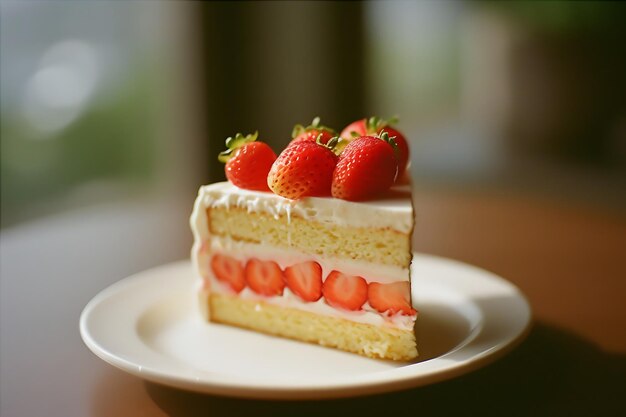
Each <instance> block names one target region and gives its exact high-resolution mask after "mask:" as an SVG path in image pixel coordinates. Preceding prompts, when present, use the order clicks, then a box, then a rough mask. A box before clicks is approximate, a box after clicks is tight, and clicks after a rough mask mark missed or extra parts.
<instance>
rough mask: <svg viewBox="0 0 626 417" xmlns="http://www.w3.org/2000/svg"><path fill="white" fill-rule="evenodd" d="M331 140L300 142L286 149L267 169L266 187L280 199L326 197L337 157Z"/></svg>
mask: <svg viewBox="0 0 626 417" xmlns="http://www.w3.org/2000/svg"><path fill="white" fill-rule="evenodd" d="M337 140H338V139H336V138H333V139H332V140H330V141H329V142H328V144H326V145H322V144H321V143H319V142H310V141H300V142H296V143H294V144H292V145H289V146H287V148H285V150H283V151H282V152H281V153H280V155H279V156H278V158H277V159H276V161H274V164H273V165H272V168H271V169H270V173H269V174H268V176H267V184H268V186H269V187H270V189H271V190H272V191H273V192H274V193H275V194H278V195H280V196H283V197H285V198H289V199H292V200H297V199H299V198H302V197H308V196H327V195H330V186H331V182H332V179H333V171H334V169H335V165H336V164H337V156H336V155H335V154H334V153H333V151H332V149H333V147H334V146H335V145H336V143H337Z"/></svg>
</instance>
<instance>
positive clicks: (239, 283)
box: [211, 253, 246, 293]
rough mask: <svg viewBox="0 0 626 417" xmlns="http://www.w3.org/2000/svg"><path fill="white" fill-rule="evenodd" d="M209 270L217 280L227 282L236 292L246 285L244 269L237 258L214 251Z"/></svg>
mask: <svg viewBox="0 0 626 417" xmlns="http://www.w3.org/2000/svg"><path fill="white" fill-rule="evenodd" d="M211 270H212V271H213V274H214V275H215V277H216V278H217V279H218V281H220V282H223V283H225V284H227V285H228V286H229V287H230V288H231V289H232V290H233V291H235V292H236V293H239V292H241V290H243V289H244V288H245V286H246V280H245V277H244V270H243V266H241V263H239V261H238V260H236V259H234V258H231V257H230V256H227V255H222V254H219V253H216V254H215V255H213V257H212V258H211Z"/></svg>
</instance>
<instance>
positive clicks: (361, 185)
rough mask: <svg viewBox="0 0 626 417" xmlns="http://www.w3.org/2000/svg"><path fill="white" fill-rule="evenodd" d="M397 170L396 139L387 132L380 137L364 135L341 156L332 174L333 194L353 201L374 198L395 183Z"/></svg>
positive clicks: (347, 147) (349, 145)
mask: <svg viewBox="0 0 626 417" xmlns="http://www.w3.org/2000/svg"><path fill="white" fill-rule="evenodd" d="M397 172H398V162H397V159H396V155H395V152H394V143H393V139H389V137H388V136H387V135H386V133H383V134H382V135H381V137H380V138H379V137H375V136H361V137H359V138H356V139H354V140H353V141H352V142H350V143H349V144H348V145H347V146H346V148H345V149H344V150H343V152H342V153H341V154H340V155H339V158H338V160H337V167H336V168H335V172H334V173H333V183H332V195H333V197H335V198H341V199H343V200H350V201H360V200H367V199H370V198H373V197H375V196H376V195H377V194H380V193H382V192H384V191H386V190H388V189H389V188H390V187H391V186H392V185H393V183H394V181H395V179H396V174H397Z"/></svg>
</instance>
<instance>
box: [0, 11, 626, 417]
mask: <svg viewBox="0 0 626 417" xmlns="http://www.w3.org/2000/svg"><path fill="white" fill-rule="evenodd" d="M624 22H626V7H624V6H623V4H621V3H618V2H584V1H576V2H565V1H563V2H557V1H555V2H549V1H545V2H534V1H532V2H520V1H507V2H486V1H371V2H329V1H324V2H321V1H320V2H317V1H316V2H306V1H297V2H295V1H294V2H288V1H277V2H271V1H264V2H240V1H237V2H188V1H107V0H97V1H96V0H94V1H80V2H79V1H74V0H67V1H66V0H54V1H36V0H28V1H12V0H2V1H1V2H0V129H1V130H0V139H1V149H0V181H1V183H0V185H1V216H0V217H1V222H0V223H1V224H0V228H1V233H0V278H1V279H0V330H1V332H2V334H1V335H0V366H1V372H0V386H1V387H2V390H1V392H0V394H1V395H0V396H1V397H2V398H0V414H1V415H7V416H8V415H11V416H17V415H20V416H21V415H23V416H34V415H42V414H47V415H64V416H69V415H115V416H117V415H148V414H146V413H144V410H145V408H144V409H142V408H141V407H143V405H141V406H140V405H138V404H152V405H150V406H151V407H155V406H154V405H153V403H152V402H151V400H150V399H149V398H147V397H146V394H145V391H146V390H145V389H144V388H143V386H142V385H141V383H140V381H139V380H138V379H135V378H131V377H127V379H123V376H122V373H121V372H119V371H115V370H113V368H111V367H109V366H107V365H105V364H104V363H103V362H101V361H99V360H97V359H96V358H95V357H94V356H93V355H92V354H91V353H90V352H89V351H88V350H87V349H86V348H85V347H84V346H83V344H82V342H81V340H80V336H79V334H78V318H79V316H80V312H81V310H82V309H83V307H84V306H85V304H86V303H87V302H88V301H89V300H90V299H91V298H92V297H93V296H94V295H95V294H97V293H98V292H99V291H100V290H102V289H103V288H105V287H107V286H108V285H110V284H111V283H113V282H115V281H117V280H120V279H122V278H124V277H126V276H128V275H130V274H132V273H134V272H138V271H141V270H143V269H146V268H149V267H153V266H157V265H160V264H163V263H165V262H170V261H174V260H178V259H185V258H188V257H189V251H190V247H191V243H192V236H191V233H190V231H189V226H188V217H189V215H190V213H191V208H192V204H193V199H194V197H195V195H196V193H197V189H198V187H199V186H200V185H201V184H207V183H210V182H214V181H218V180H222V179H223V178H224V173H223V166H222V164H220V163H218V161H217V154H218V152H220V151H221V150H223V146H224V139H225V138H226V137H227V136H230V135H233V134H234V133H236V132H242V133H248V132H252V131H254V130H257V129H258V131H259V132H260V138H261V139H262V140H264V141H266V142H268V143H269V144H270V145H271V146H272V147H273V148H274V150H275V151H276V152H277V153H278V152H280V150H281V149H282V147H283V146H284V145H285V144H286V143H287V142H288V140H289V139H290V134H291V130H292V127H293V125H294V124H296V123H301V124H308V123H309V122H310V121H311V120H312V119H313V117H315V116H320V117H321V119H322V122H323V123H324V124H326V125H329V126H331V127H334V128H335V129H337V130H341V129H342V128H343V127H344V126H345V125H347V124H348V123H350V122H352V121H354V120H357V119H360V118H363V117H366V116H371V115H378V116H382V117H390V116H393V115H397V116H399V117H400V122H399V124H398V126H397V127H398V128H399V129H400V130H401V131H403V132H404V133H405V134H406V136H407V138H408V139H409V142H410V146H411V174H412V178H413V182H414V199H415V207H416V212H417V225H416V229H415V230H416V232H415V235H414V244H415V246H414V247H415V248H416V249H417V250H419V251H421V252H426V253H431V254H436V255H441V256H446V257H450V258H454V259H459V260H462V261H465V262H469V263H472V264H475V265H478V266H480V267H483V268H486V269H488V270H491V271H494V272H495V273H497V274H500V275H502V276H504V277H506V278H507V279H509V280H511V281H512V282H513V283H515V284H516V285H518V286H519V287H520V288H521V290H522V291H523V292H524V293H525V294H526V295H527V296H528V298H529V300H530V302H531V304H532V306H533V310H534V311H533V313H534V315H535V317H537V319H538V321H539V322H540V326H543V327H542V328H543V329H544V330H545V329H549V330H548V331H546V334H548V335H549V337H547V338H546V340H544V339H542V338H541V337H539V343H537V336H536V333H534V334H535V337H534V339H533V337H531V339H533V340H535V344H534V345H533V344H532V343H530V346H531V352H530V357H532V358H533V361H534V363H535V365H534V367H532V366H531V368H528V369H527V372H528V373H529V374H532V375H536V376H537V377H539V378H541V379H542V381H539V382H538V383H537V384H535V383H534V382H532V383H531V382H529V383H527V384H526V386H513V385H511V384H515V381H512V380H513V379H512V378H509V376H510V375H518V372H517V371H515V372H511V371H506V372H504V373H503V374H502V375H501V376H499V377H498V378H494V379H493V381H498V383H497V384H493V383H491V384H489V385H488V388H487V390H489V389H492V388H493V386H496V385H497V386H501V391H502V392H506V393H507V395H504V396H502V398H503V400H502V401H503V406H502V410H503V411H502V412H500V413H498V414H499V415H501V414H506V413H509V412H510V403H506V402H507V400H506V399H507V398H511V397H510V396H511V394H512V393H522V392H525V391H524V390H526V389H527V388H528V387H531V386H536V387H539V388H538V391H542V392H541V394H542V395H543V394H545V393H547V392H549V393H550V398H549V400H548V398H547V397H546V398H545V401H544V399H542V400H541V401H539V402H540V403H542V404H547V405H548V406H550V404H552V403H553V402H554V401H553V400H554V398H553V396H554V395H556V394H554V393H555V392H557V393H559V392H560V393H561V397H562V399H563V403H566V404H569V407H570V408H571V409H572V410H574V409H575V410H576V411H578V412H579V413H580V412H581V411H580V410H583V411H582V412H583V414H585V415H594V414H602V415H613V414H609V413H603V412H602V411H598V408H597V407H598V406H602V405H604V406H605V407H608V409H611V408H612V407H613V406H614V405H615V404H616V402H615V401H613V402H611V401H605V400H606V398H605V396H606V394H604V393H610V392H613V391H616V388H615V387H617V385H615V384H614V383H613V382H614V381H616V380H617V379H616V378H615V377H606V375H604V374H602V376H598V375H600V374H597V373H598V372H600V373H601V372H604V371H602V370H603V369H613V368H615V366H614V363H613V362H611V363H608V362H606V363H607V365H606V368H603V367H602V366H598V363H597V362H594V361H596V359H593V357H591V356H589V355H587V356H585V355H578V356H576V355H573V356H572V357H571V361H570V362H567V363H566V362H563V361H562V356H561V355H560V352H562V351H563V350H566V351H569V352H570V353H571V352H589V351H591V348H589V346H590V343H593V346H597V347H599V348H601V349H603V350H606V351H608V352H622V353H624V352H626V344H625V343H626V341H625V339H624V337H623V331H620V329H623V328H624V323H625V322H626V321H625V320H626V316H625V315H624V308H623V294H624V285H625V283H626V281H624V262H623V255H624V253H623V252H624V247H626V242H625V240H624V238H625V237H626V221H624V219H625V218H624V213H625V212H626V211H625V210H624V209H625V208H626V77H625V75H626V53H625V51H626V49H625V48H624V45H626V25H625V24H624ZM594 302H595V304H593V303H594ZM590 303H592V304H590ZM590 305H591V306H592V307H590V308H587V307H588V306H590ZM583 312H584V314H582V313H583ZM42 317H43V318H44V320H42ZM552 324H555V326H556V327H555V328H553V327H546V326H552ZM555 329H565V330H566V331H569V332H572V333H573V334H575V335H576V337H580V338H584V343H583V342H581V341H582V340H583V339H574V338H569V337H565V339H564V340H567V341H568V342H567V344H566V345H567V346H560V345H558V346H555V345H554V343H553V342H550V341H551V340H552V341H554V340H555V339H554V338H555V337H557V339H556V340H561V339H563V337H564V336H563V335H564V334H562V333H560V330H555ZM540 335H541V333H540ZM558 337H561V339H558ZM532 346H538V347H537V348H536V349H537V350H536V351H534V350H532ZM576 346H578V347H579V348H580V349H579V350H575V349H574V347H576ZM527 349H528V348H527ZM568 349H569V350H568ZM546 351H547V354H546ZM537 352H539V353H537ZM557 352H558V353H559V354H558V357H557ZM598 355H599V354H598ZM598 357H600V356H598ZM542 358H548V359H547V360H546V361H543V362H542V360H543V359H542ZM550 358H555V361H554V363H556V364H557V365H558V364H561V365H562V366H563V368H562V369H561V368H557V369H554V367H553V366H552V367H551V365H550V363H551V362H550V360H551V359H550ZM589 358H591V359H589ZM622 358H623V356H622ZM556 359H558V360H556ZM605 359H606V358H604V357H602V360H605ZM598 360H599V359H598ZM607 360H608V359H607ZM533 361H530V362H533ZM522 362H523V361H522ZM601 363H605V362H601ZM620 363H622V364H623V363H626V362H623V361H622V362H620ZM68 364H72V366H68ZM581 364H582V365H581ZM585 364H587V365H585ZM581 366H582V368H581ZM585 366H586V367H585ZM521 367H522V368H524V369H526V362H523V364H522V365H521ZM620 369H625V368H623V367H622V368H620ZM598 370H600V371H598ZM520 372H522V371H520ZM594 372H596V373H594ZM607 372H608V371H607ZM611 372H612V371H611ZM605 373H606V372H605ZM570 374H571V375H574V377H573V379H572V383H571V384H570V385H563V383H562V384H561V386H560V389H559V388H557V389H554V387H553V385H557V384H556V383H554V380H553V379H545V380H544V379H543V377H544V375H551V376H552V377H556V376H557V375H558V376H562V375H570ZM581 375H582V376H581ZM590 375H591V377H590ZM594 375H595V376H594ZM610 375H613V374H610ZM615 375H616V374H615ZM611 378H613V379H611ZM515 379H517V378H515ZM52 380H54V381H58V383H55V384H50V381H52ZM503 380H506V381H508V383H509V385H501V382H502V381H503ZM530 380H531V379H528V378H527V379H524V378H521V379H520V381H521V383H522V384H524V383H525V382H524V381H530ZM581 380H584V381H592V382H593V383H592V384H579V381H581ZM619 380H620V381H622V383H623V381H624V378H623V376H621V377H620V379H619ZM120 381H127V382H126V384H127V385H126V386H125V387H130V386H131V385H132V389H126V388H123V389H120V388H119V387H120V383H121V382H120ZM598 381H605V382H604V384H601V383H599V382H598ZM546 384H550V386H546ZM590 385H591V386H592V387H595V388H596V391H593V390H591V391H589V390H588V388H589V387H590ZM485 386H486V385H485V384H482V385H481V384H478V385H476V387H477V388H476V391H475V392H477V393H478V394H476V395H475V396H474V397H475V398H479V399H480V398H482V397H483V396H482V392H483V391H485V389H484V388H482V387H485ZM574 386H576V387H579V388H578V391H574V392H576V393H578V394H572V392H573V391H572V390H573V389H574ZM443 387H444V388H442V389H444V390H445V389H447V388H445V387H448V386H447V385H443ZM542 387H545V389H543V388H542ZM609 388H610V389H609ZM611 389H612V390H613V391H611ZM107 392H108V393H113V394H112V395H113V396H114V397H111V398H115V400H111V398H109V397H107V394H106V393H107ZM445 392H446V393H445V395H442V396H441V398H451V397H453V396H454V395H450V394H449V393H448V392H447V391H445ZM462 392H464V393H465V392H466V391H465V387H463V390H462ZM468 392H469V393H470V394H466V397H467V395H470V396H472V395H473V394H471V393H472V391H468ZM121 393H123V395H125V397H123V398H124V400H121V401H118V399H119V395H121ZM553 394H554V395H553ZM596 394H597V396H596ZM601 394H604V395H605V396H604V397H603V396H602V395H601ZM497 396H498V395H496V397H497ZM523 397H524V398H526V396H525V395H524V396H523ZM535 397H537V396H536V395H535ZM539 397H540V398H544V397H542V396H541V395H539ZM591 397H593V400H589V401H587V399H589V398H591ZM618 397H619V398H623V396H618ZM382 398H384V397H382ZM435 398H436V397H435ZM461 398H464V397H461ZM468 398H469V397H468ZM573 398H577V399H578V401H577V402H576V401H574V402H572V401H571V400H572V399H573ZM598 398H601V400H600V401H598V400H597V399H598ZM603 398H604V399H603ZM616 398H617V397H616ZM431 403H432V404H435V403H437V404H442V403H445V401H443V402H437V401H434V402H432V401H431ZM465 403H466V402H465V401H459V402H458V404H459V406H461V404H465ZM504 403H506V404H504ZM511 403H516V404H519V403H520V401H519V399H517V400H516V401H514V402H511ZM94 404H95V405H94ZM98 404H100V406H98ZM415 404H420V406H421V404H422V402H421V401H417V402H415ZM105 405H106V406H105ZM123 406H129V407H131V408H132V407H136V409H135V410H133V411H130V410H129V409H125V410H117V411H116V410H111V407H123ZM146 407H147V406H146ZM350 407H351V406H350ZM437 407H439V405H437ZM312 409H315V408H312ZM622 409H623V407H622ZM107 410H108V411H109V413H108V414H107ZM444 410H445V408H444ZM476 410H477V411H476V412H475V413H474V414H477V413H484V411H485V410H484V403H483V401H482V400H481V401H479V402H478V403H477V409H476ZM478 410H480V411H478ZM504 410H506V412H505V411H504ZM547 410H548V412H547V413H545V414H537V413H534V412H532V414H536V415H555V412H554V409H552V410H551V409H550V408H548V409H547ZM584 410H588V412H586V413H585V411H584ZM464 412H465V410H464ZM444 414H445V413H444ZM470 414H471V412H470ZM556 414H558V412H557V413H556ZM566 414H567V413H566ZM570 414H572V413H570ZM583 414H576V412H574V413H573V415H583ZM157 415H162V414H157Z"/></svg>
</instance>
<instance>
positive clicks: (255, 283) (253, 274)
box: [246, 258, 285, 297]
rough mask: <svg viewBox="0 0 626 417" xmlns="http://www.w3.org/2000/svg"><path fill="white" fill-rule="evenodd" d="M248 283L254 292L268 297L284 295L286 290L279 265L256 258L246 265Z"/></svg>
mask: <svg viewBox="0 0 626 417" xmlns="http://www.w3.org/2000/svg"><path fill="white" fill-rule="evenodd" d="M246 282H247V283H248V286H249V287H250V288H251V289H252V291H254V292H255V293H257V294H260V295H265V296H267V297H271V296H273V295H282V294H283V289H284V288H285V280H284V279H283V271H282V270H281V269H280V267H279V266H278V264H277V263H276V262H273V261H260V260H258V259H255V258H252V259H250V260H248V262H247V263H246Z"/></svg>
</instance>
